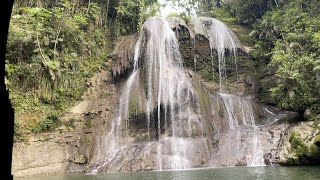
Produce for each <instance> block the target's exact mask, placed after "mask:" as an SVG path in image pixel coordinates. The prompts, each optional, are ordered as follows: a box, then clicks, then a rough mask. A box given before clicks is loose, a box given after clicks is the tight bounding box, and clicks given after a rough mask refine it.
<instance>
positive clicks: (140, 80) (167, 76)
mask: <svg viewBox="0 0 320 180" xmlns="http://www.w3.org/2000/svg"><path fill="white" fill-rule="evenodd" d="M171 19H172V18H171ZM173 20H175V23H170V20H166V19H163V18H159V17H152V18H149V19H148V20H147V21H146V22H145V23H144V25H143V28H142V29H143V30H142V32H141V33H140V35H139V38H137V39H136V41H135V46H134V47H133V50H132V49H131V50H130V51H129V52H132V51H133V52H134V55H133V58H132V57H131V58H129V59H133V61H132V62H131V63H132V67H133V68H132V73H131V74H130V76H129V77H128V79H127V80H126V82H125V83H124V84H123V86H122V91H121V93H120V99H119V103H118V104H119V108H118V111H117V114H116V115H115V117H114V119H113V121H112V125H111V127H110V131H109V132H108V134H107V135H106V136H105V137H104V138H103V139H102V140H100V141H98V143H99V144H100V146H99V147H100V148H99V149H98V150H96V153H95V154H94V158H92V161H91V164H92V165H91V172H92V173H97V172H103V171H105V172H108V171H143V170H163V169H184V168H190V167H199V166H208V165H210V164H215V163H216V164H217V163H220V162H221V163H220V164H219V165H221V164H222V165H235V164H236V162H235V160H239V159H243V158H245V159H246V160H245V165H247V166H254V165H264V162H263V151H262V148H261V143H260V134H259V131H260V129H259V125H257V123H256V122H257V119H258V115H257V114H256V111H257V110H256V109H255V104H254V101H253V100H252V99H250V98H244V97H240V96H236V95H231V94H226V93H225V92H222V91H224V85H225V78H226V65H225V63H226V61H225V56H226V54H227V52H228V53H229V54H231V55H232V56H233V57H235V55H236V51H237V49H238V48H241V43H240V42H239V40H238V39H237V38H236V36H235V35H234V34H233V33H232V31H231V30H230V29H229V28H228V27H227V26H225V25H224V24H223V23H221V22H220V21H218V20H215V19H212V18H195V19H193V20H192V23H193V24H194V30H193V31H192V30H190V29H188V31H189V33H190V36H191V38H192V39H194V38H195V36H196V35H197V34H202V35H204V36H206V37H208V39H209V43H210V48H211V52H212V53H211V55H212V58H214V57H215V56H214V55H217V59H218V61H219V76H220V91H221V92H220V93H218V94H212V93H210V92H209V91H207V90H206V88H205V87H204V86H203V85H202V84H201V83H199V82H197V81H196V79H195V78H194V76H193V75H192V73H191V72H188V71H187V70H186V69H184V68H183V67H182V58H181V54H180V51H179V42H178V39H177V37H176V35H177V34H176V33H175V32H174V31H173V30H172V28H173V27H177V26H178V25H177V22H180V21H178V20H177V19H173ZM168 21H169V22H168ZM181 21H182V20H181ZM183 25H185V26H186V24H185V23H184V24H183ZM121 47H122V46H121ZM212 60H214V59H212ZM194 61H195V67H194V68H195V69H196V59H194ZM235 61H236V58H234V63H235V64H236V62H235ZM120 64H121V63H120ZM245 133H247V134H250V136H245V137H244V134H245ZM243 142H245V144H244V143H243ZM217 144H218V146H217ZM228 158H234V159H228Z"/></svg>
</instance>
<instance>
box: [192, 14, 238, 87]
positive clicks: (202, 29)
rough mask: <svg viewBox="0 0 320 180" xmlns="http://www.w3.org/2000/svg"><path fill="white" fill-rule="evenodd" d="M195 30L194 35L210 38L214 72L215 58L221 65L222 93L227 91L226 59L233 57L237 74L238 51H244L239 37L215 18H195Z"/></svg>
mask: <svg viewBox="0 0 320 180" xmlns="http://www.w3.org/2000/svg"><path fill="white" fill-rule="evenodd" d="M191 25H192V26H193V28H194V34H198V35H202V36H205V37H206V38H208V40H209V45H210V49H211V59H212V71H213V72H214V71H215V70H214V68H213V64H214V60H215V58H217V60H218V63H219V84H220V91H221V92H224V91H225V86H226V78H227V73H226V70H227V69H226V68H227V67H226V57H227V56H231V57H232V58H233V61H234V66H235V71H236V73H237V58H236V54H237V50H238V49H243V47H242V44H241V42H240V41H239V39H238V38H237V36H236V35H235V34H234V33H233V32H232V31H231V29H230V28H229V27H228V26H226V25H225V24H224V23H222V22H221V21H219V20H217V19H214V18H207V17H195V18H193V19H192V20H191Z"/></svg>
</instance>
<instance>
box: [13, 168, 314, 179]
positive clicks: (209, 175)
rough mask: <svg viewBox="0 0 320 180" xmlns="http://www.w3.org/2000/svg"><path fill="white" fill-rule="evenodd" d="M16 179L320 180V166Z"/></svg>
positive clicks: (213, 169)
mask: <svg viewBox="0 0 320 180" xmlns="http://www.w3.org/2000/svg"><path fill="white" fill-rule="evenodd" d="M14 179H15V180H43V179H45V180H102V179H117V180H141V179H147V180H151V179H159V180H200V179H201V180H209V179H210V180H212V179H213V180H220V179H237V180H250V179H254V180H273V179H277V180H287V179H290V180H301V179H305V180H307V179H308V180H309V179H320V166H312V167H278V166H261V167H229V168H196V169H189V170H182V171H181V170H170V171H149V172H135V173H109V174H96V175H84V174H74V175H62V176H37V177H25V178H14Z"/></svg>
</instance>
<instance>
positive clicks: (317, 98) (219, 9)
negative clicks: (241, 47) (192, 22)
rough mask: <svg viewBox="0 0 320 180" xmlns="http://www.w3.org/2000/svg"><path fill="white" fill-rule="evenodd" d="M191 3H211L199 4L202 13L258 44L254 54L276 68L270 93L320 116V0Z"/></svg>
mask: <svg viewBox="0 0 320 180" xmlns="http://www.w3.org/2000/svg"><path fill="white" fill-rule="evenodd" d="M173 1H174V0H173ZM188 2H189V3H190V4H197V3H198V4H200V2H201V3H203V4H205V3H206V5H208V6H198V9H197V14H198V15H209V16H211V17H215V18H217V19H220V20H222V21H224V22H226V23H227V24H228V25H229V26H231V28H233V29H236V30H235V32H236V34H237V35H238V36H239V38H240V39H241V40H242V41H243V42H244V44H245V45H247V46H251V47H253V48H254V50H253V51H252V55H253V58H254V59H255V60H256V61H258V62H259V66H263V67H264V68H265V69H266V68H269V69H275V70H276V74H275V76H276V80H277V83H275V84H274V85H273V86H270V87H269V91H271V92H272V93H271V94H272V96H273V97H272V98H273V99H274V100H275V103H276V104H277V105H278V106H279V107H281V108H283V109H287V110H292V111H298V112H301V113H303V112H304V111H305V110H306V109H308V110H310V111H311V116H309V117H308V118H309V119H316V116H317V115H318V114H320V58H319V57H320V43H319V42H320V21H319V16H320V4H319V2H318V1H317V0H307V1H303V0H292V1H282V0H275V1H274V0H259V1H253V0H249V1H247V0H229V1H219V0H215V1H212V2H211V3H209V4H208V3H207V1H206V0H201V1H198V2H195V1H191V0H190V1H188ZM250 31H251V32H250ZM249 32H250V33H249ZM241 34H242V35H241ZM249 37H250V38H249Z"/></svg>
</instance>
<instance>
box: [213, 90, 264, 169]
mask: <svg viewBox="0 0 320 180" xmlns="http://www.w3.org/2000/svg"><path fill="white" fill-rule="evenodd" d="M211 99H212V100H211V102H212V114H213V116H214V118H215V119H216V120H218V119H219V116H222V117H223V118H222V119H221V120H220V121H219V120H218V121H217V123H218V126H217V127H218V129H216V132H218V133H217V136H219V137H218V138H219V141H220V142H219V148H220V149H222V150H218V151H217V152H216V153H221V154H223V156H220V157H218V158H217V159H215V161H228V162H229V163H230V164H229V165H236V164H234V163H231V162H236V160H237V159H241V158H243V155H244V154H246V155H247V156H246V157H245V159H246V160H245V165H247V166H261V165H265V163H264V159H263V151H262V149H261V143H260V134H259V133H260V132H259V131H260V130H259V126H258V125H257V124H256V120H257V119H258V118H259V117H258V116H259V115H258V114H256V112H257V111H256V110H255V103H254V101H253V100H252V98H250V97H240V96H236V95H232V94H225V93H218V94H214V95H212V97H211ZM221 114H222V115H221ZM225 120H227V122H225ZM221 142H222V143H221ZM235 150H236V151H235ZM230 157H232V159H231V160H230Z"/></svg>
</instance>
